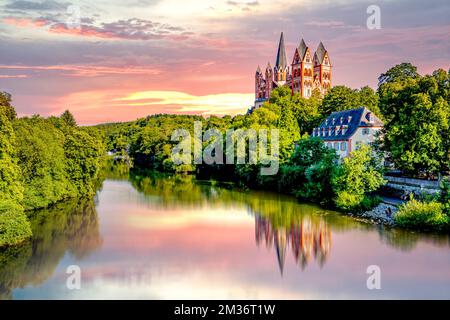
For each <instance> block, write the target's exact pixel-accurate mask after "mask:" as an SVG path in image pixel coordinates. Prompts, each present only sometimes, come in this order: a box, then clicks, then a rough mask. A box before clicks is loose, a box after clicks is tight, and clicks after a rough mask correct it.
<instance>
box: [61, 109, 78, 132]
mask: <svg viewBox="0 0 450 320" xmlns="http://www.w3.org/2000/svg"><path fill="white" fill-rule="evenodd" d="M59 119H60V121H61V122H62V124H63V125H65V126H68V127H72V128H74V127H76V126H77V122H76V121H75V117H74V116H73V115H72V114H71V113H70V111H69V110H66V111H64V112H63V114H62V115H61V117H60V118H59Z"/></svg>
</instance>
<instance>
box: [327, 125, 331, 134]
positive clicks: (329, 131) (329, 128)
mask: <svg viewBox="0 0 450 320" xmlns="http://www.w3.org/2000/svg"><path fill="white" fill-rule="evenodd" d="M328 136H331V127H328Z"/></svg>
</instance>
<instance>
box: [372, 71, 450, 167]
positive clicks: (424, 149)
mask: <svg viewBox="0 0 450 320" xmlns="http://www.w3.org/2000/svg"><path fill="white" fill-rule="evenodd" d="M397 67H398V66H396V67H394V68H393V69H395V68H397ZM408 69H412V70H415V69H414V68H408ZM387 73H389V74H390V73H392V72H390V71H388V72H387ZM444 73H445V72H444ZM444 73H442V72H441V71H437V72H435V73H434V75H433V76H429V75H427V76H424V77H420V76H417V75H416V74H414V73H413V74H412V76H411V77H409V78H407V77H404V76H399V77H397V78H395V79H394V80H391V81H388V82H385V83H383V84H381V85H380V87H379V88H378V93H379V95H380V110H381V112H382V114H383V116H384V119H386V122H385V126H384V128H383V132H384V138H383V141H382V148H383V149H384V150H385V151H387V152H388V155H389V156H390V158H391V160H392V162H393V163H394V164H395V166H396V167H397V168H398V169H401V170H404V171H406V172H408V173H410V174H419V173H427V174H432V173H434V174H437V173H439V172H443V171H446V170H449V151H448V150H449V147H450V142H449V140H450V125H449V123H450V105H449V101H448V92H449V87H448V81H446V77H448V76H445V75H444ZM407 74H409V73H407ZM402 75H403V73H402ZM447 79H448V78H447Z"/></svg>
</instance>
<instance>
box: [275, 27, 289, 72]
mask: <svg viewBox="0 0 450 320" xmlns="http://www.w3.org/2000/svg"><path fill="white" fill-rule="evenodd" d="M275 66H276V67H277V68H278V69H281V68H282V69H284V68H286V66H287V60H286V50H285V49H284V36H283V32H282V33H281V36H280V43H279V44H278V52H277V61H276V63H275Z"/></svg>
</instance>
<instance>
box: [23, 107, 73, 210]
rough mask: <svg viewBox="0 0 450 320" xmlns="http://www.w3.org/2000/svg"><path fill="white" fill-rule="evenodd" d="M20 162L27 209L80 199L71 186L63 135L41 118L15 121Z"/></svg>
mask: <svg viewBox="0 0 450 320" xmlns="http://www.w3.org/2000/svg"><path fill="white" fill-rule="evenodd" d="M14 131H15V132H16V134H17V136H19V137H20V139H16V144H15V145H16V150H17V159H18V160H19V165H20V172H21V176H22V179H23V185H24V199H23V202H22V203H23V206H24V207H25V209H28V210H30V209H37V208H45V207H48V206H49V205H51V204H54V203H56V202H58V201H61V200H63V199H66V198H69V197H74V196H76V195H77V192H76V190H75V187H74V186H73V184H71V183H70V178H69V176H68V173H67V170H66V158H65V154H64V148H63V144H64V134H63V132H62V131H60V130H59V129H57V128H56V127H55V126H54V125H53V123H52V121H51V120H47V119H43V118H41V117H39V116H33V117H32V118H21V119H18V120H16V121H15V123H14Z"/></svg>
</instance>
